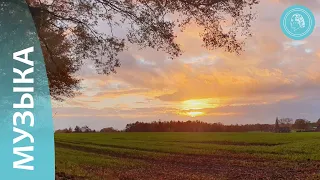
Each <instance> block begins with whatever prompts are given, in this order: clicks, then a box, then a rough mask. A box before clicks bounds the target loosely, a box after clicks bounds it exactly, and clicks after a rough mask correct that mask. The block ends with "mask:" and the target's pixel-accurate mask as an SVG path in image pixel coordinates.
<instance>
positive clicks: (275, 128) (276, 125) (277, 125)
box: [274, 117, 280, 132]
mask: <svg viewBox="0 0 320 180" xmlns="http://www.w3.org/2000/svg"><path fill="white" fill-rule="evenodd" d="M274 131H275V132H279V131H280V126H279V120H278V117H277V118H276V123H275V127H274Z"/></svg>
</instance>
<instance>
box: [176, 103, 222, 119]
mask: <svg viewBox="0 0 320 180" xmlns="http://www.w3.org/2000/svg"><path fill="white" fill-rule="evenodd" d="M216 107H218V100H215V99H190V100H186V101H183V102H181V105H180V110H181V111H180V112H179V113H178V114H180V115H184V116H190V117H197V116H203V115H205V114H206V113H205V112H204V111H203V110H205V109H209V108H216ZM195 110H196V111H195ZM200 110H201V111H200Z"/></svg>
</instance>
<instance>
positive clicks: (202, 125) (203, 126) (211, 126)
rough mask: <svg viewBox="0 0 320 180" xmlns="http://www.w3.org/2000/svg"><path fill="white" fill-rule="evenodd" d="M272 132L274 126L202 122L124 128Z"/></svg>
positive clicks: (175, 130)
mask: <svg viewBox="0 0 320 180" xmlns="http://www.w3.org/2000/svg"><path fill="white" fill-rule="evenodd" d="M273 130H274V125H270V124H245V125H223V124H222V123H206V122H202V121H186V122H184V121H154V122H150V123H146V122H135V123H131V124H127V126H126V128H125V131H126V132H248V131H265V132H271V131H273Z"/></svg>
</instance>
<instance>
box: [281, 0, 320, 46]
mask: <svg viewBox="0 0 320 180" xmlns="http://www.w3.org/2000/svg"><path fill="white" fill-rule="evenodd" d="M314 26H315V19H314V16H313V14H312V12H311V11H310V9H308V8H306V7H304V6H300V5H295V6H291V7H289V8H287V9H286V10H285V11H284V12H283V14H282V16H281V19H280V27H281V29H282V32H283V33H284V34H285V35H286V36H287V37H288V38H291V39H293V40H302V39H305V38H306V37H308V36H309V35H310V34H311V33H312V32H313V29H314Z"/></svg>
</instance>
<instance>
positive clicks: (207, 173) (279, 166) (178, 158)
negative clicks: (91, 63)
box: [56, 144, 320, 180]
mask: <svg viewBox="0 0 320 180" xmlns="http://www.w3.org/2000/svg"><path fill="white" fill-rule="evenodd" d="M61 145H62V144H59V146H61ZM64 147H65V148H71V146H70V147H67V146H64ZM77 150H81V151H87V152H92V151H93V150H92V149H91V150H90V149H89V148H82V149H79V148H77ZM95 153H98V154H105V153H104V152H95ZM108 155H110V156H114V157H119V158H125V160H126V161H133V160H134V159H139V160H141V161H143V162H145V163H146V164H147V166H141V167H136V168H130V169H128V168H124V169H121V170H114V169H105V168H101V167H84V169H90V170H88V172H89V171H90V173H94V174H96V175H97V176H99V177H100V178H99V179H105V178H104V176H103V174H105V172H107V173H108V174H110V173H112V174H113V175H114V176H113V178H111V180H112V179H114V180H215V179H231V180H233V179H234V180H242V179H246V180H247V179H250V180H251V179H253V180H255V179H266V180H273V179H274V180H276V179H288V180H294V179H297V180H307V179H310V180H311V179H315V180H319V179H320V176H319V174H320V162H318V161H305V162H295V161H286V160H271V159H264V158H258V157H254V156H250V155H240V154H219V155H210V156H205V155H182V154H173V155H168V156H166V157H161V158H159V159H156V158H147V157H143V158H142V157H132V156H124V155H117V154H108ZM56 179H57V180H78V179H79V180H82V179H93V178H91V177H86V178H83V177H74V176H68V175H66V174H63V173H57V174H56ZM109 179H110V178H108V180H109Z"/></svg>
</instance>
